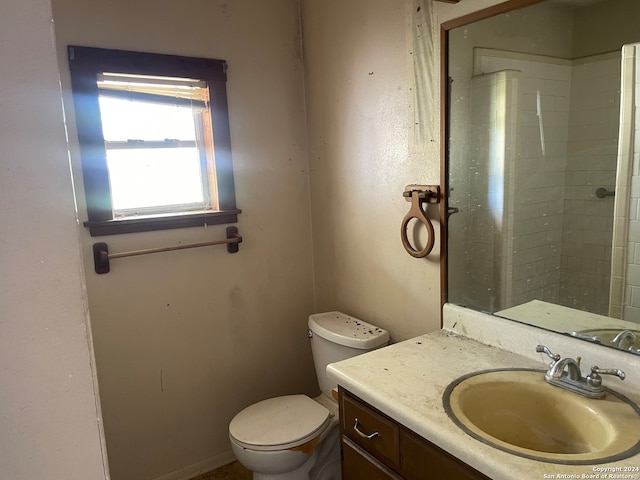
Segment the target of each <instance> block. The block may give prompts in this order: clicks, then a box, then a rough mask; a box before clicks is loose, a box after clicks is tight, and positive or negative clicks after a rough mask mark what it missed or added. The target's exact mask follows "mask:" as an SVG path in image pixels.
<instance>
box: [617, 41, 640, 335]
mask: <svg viewBox="0 0 640 480" xmlns="http://www.w3.org/2000/svg"><path fill="white" fill-rule="evenodd" d="M639 47H640V44H636V45H629V46H625V48H624V50H623V67H622V79H623V81H622V85H623V87H622V91H623V95H622V99H621V104H622V115H621V121H622V123H623V125H624V127H625V128H623V129H622V132H621V135H620V147H621V148H620V156H619V159H618V163H619V166H618V169H619V170H618V185H617V186H616V190H617V193H618V195H617V196H616V211H615V220H616V229H615V233H614V248H615V250H614V253H615V254H614V266H613V278H612V282H611V298H612V305H611V311H610V315H611V316H616V317H618V316H619V315H620V313H621V311H622V313H623V314H624V316H623V318H624V319H625V320H628V321H632V322H636V323H640V213H639V209H640V109H639V108H638V104H639V103H640V102H639V100H638V99H639V98H640V79H639V78H638V75H637V72H638V69H639V67H640V48H639ZM627 198H628V202H627ZM625 250H626V252H625Z"/></svg>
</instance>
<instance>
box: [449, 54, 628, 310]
mask: <svg viewBox="0 0 640 480" xmlns="http://www.w3.org/2000/svg"><path fill="white" fill-rule="evenodd" d="M621 64H622V63H621V54H620V52H611V53H605V54H598V55H591V56H586V57H581V58H578V59H564V58H557V57H549V56H543V55H534V54H528V53H520V52H511V51H504V50H498V49H488V48H475V49H474V52H473V72H472V75H471V77H470V78H469V79H467V80H466V81H465V80H464V79H461V78H458V77H454V86H455V87H457V89H456V88H454V90H452V98H451V104H452V111H453V110H455V109H457V110H458V111H460V112H465V111H466V113H468V115H467V117H466V118H467V122H468V123H467V124H466V125H464V128H460V129H459V130H460V132H465V134H466V137H467V140H466V141H465V142H451V144H452V148H451V150H452V151H451V158H455V162H451V165H450V178H451V180H450V183H451V186H452V187H454V192H453V193H452V194H451V205H452V206H453V207H457V208H459V209H460V211H461V213H464V215H456V216H455V217H452V219H451V221H450V234H451V236H452V238H457V239H461V241H458V242H455V243H452V245H450V247H449V248H450V252H451V254H450V260H449V261H450V271H453V272H455V271H458V272H460V273H462V275H458V274H455V273H454V277H455V282H451V285H450V286H449V291H450V298H451V299H453V300H454V301H455V302H457V303H462V304H465V305H467V306H470V307H472V308H476V309H479V310H483V311H489V312H495V311H497V310H501V309H504V308H508V307H511V306H514V305H519V304H522V303H525V302H528V301H530V300H534V299H538V300H543V301H547V302H551V303H557V304H560V305H564V306H568V307H572V308H576V309H579V310H587V311H590V312H593V313H599V314H603V315H608V314H610V313H611V312H610V309H611V308H610V307H611V306H612V305H613V304H614V302H613V298H614V297H615V298H618V297H620V293H621V292H620V288H618V289H614V288H611V287H610V284H613V283H614V282H611V279H612V277H613V278H614V280H615V278H616V275H620V278H622V276H621V272H620V271H619V270H621V267H622V266H624V265H626V260H625V258H626V257H627V255H626V253H625V250H626V248H624V247H625V246H626V241H624V242H623V241H622V236H621V235H622V233H621V232H620V230H623V229H622V228H621V227H620V226H619V225H621V224H627V223H628V222H627V220H626V217H628V216H629V208H627V214H626V215H618V213H617V214H616V215H617V216H616V225H618V226H617V227H616V228H617V231H618V243H617V244H616V246H617V248H612V246H613V244H614V243H613V242H614V241H615V240H614V233H613V232H614V202H615V204H616V209H617V210H616V212H620V213H622V210H623V209H622V206H623V204H625V202H626V197H627V195H625V193H627V192H628V191H629V187H627V188H624V185H622V186H621V185H620V184H619V183H620V180H623V183H624V180H625V178H622V179H619V180H618V185H616V169H617V168H619V167H617V163H618V160H619V159H621V158H619V157H621V156H623V155H626V156H627V160H626V163H627V164H628V163H629V160H632V159H633V154H632V153H631V154H629V152H627V153H626V154H625V153H624V152H619V151H618V143H619V142H618V137H619V135H622V134H621V130H620V129H619V125H620V118H621V117H620V115H621V108H620V97H621V76H620V75H621ZM629 78H630V79H632V76H629ZM623 80H624V78H623ZM625 88H627V89H630V90H633V88H631V87H625V86H623V87H622V90H623V91H625ZM631 94H632V93H631ZM623 97H624V95H623ZM623 104H624V102H623ZM461 116H462V115H461ZM623 127H625V128H627V129H630V125H629V123H628V122H627V123H626V124H625V125H623ZM458 128H459V127H458ZM629 131H630V132H631V130H629ZM456 133H459V132H455V131H454V134H456ZM630 135H631V137H630V138H632V134H630ZM631 143H632V142H631ZM629 144H630V142H627V147H628V146H629ZM621 146H624V145H621ZM624 163H625V161H624V160H623V162H621V164H624ZM637 170H638V166H635V170H634V171H636V172H637ZM626 178H627V179H628V178H629V177H628V176H627V177H626ZM459 185H463V187H462V188H457V187H458V186H459ZM621 187H622V188H621ZM598 189H604V190H605V191H606V192H614V191H617V192H620V194H619V195H617V196H615V197H614V196H613V195H609V194H607V195H605V196H603V197H600V196H599V195H596V191H597V190H598ZM455 190H458V191H462V192H465V193H466V195H465V196H464V197H462V196H460V195H458V197H456V196H455V193H456V191H455ZM636 202H637V200H636ZM635 208H636V210H637V203H636V207H635ZM631 210H633V208H632V209H631ZM456 217H457V218H456ZM456 229H458V230H459V231H460V233H456ZM630 230H633V229H630ZM633 256H634V255H633V254H631V257H633ZM638 256H639V258H640V249H639V250H638ZM630 260H633V258H631V259H630ZM639 261H640V260H639ZM638 268H640V266H639V267H638ZM626 270H635V267H630V268H627V269H626ZM623 283H626V281H625V282H623V281H620V282H618V284H619V285H622V284H623ZM638 284H639V285H640V282H639V283H638ZM610 290H611V291H610ZM622 290H624V288H622ZM627 290H628V289H627ZM624 293H625V292H624V291H623V292H622V294H623V295H622V297H628V295H624ZM627 293H628V292H627ZM638 293H640V289H639V290H638ZM610 297H611V298H610ZM638 297H639V298H638V304H639V305H640V295H638ZM628 300H629V299H628V298H623V299H621V300H618V303H620V304H621V305H623V304H622V303H621V302H624V301H628ZM610 304H611V305H610ZM621 309H622V308H620V310H621ZM620 314H621V312H619V313H618V315H617V317H618V318H620Z"/></svg>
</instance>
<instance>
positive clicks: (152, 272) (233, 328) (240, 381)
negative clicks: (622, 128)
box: [53, 0, 351, 480]
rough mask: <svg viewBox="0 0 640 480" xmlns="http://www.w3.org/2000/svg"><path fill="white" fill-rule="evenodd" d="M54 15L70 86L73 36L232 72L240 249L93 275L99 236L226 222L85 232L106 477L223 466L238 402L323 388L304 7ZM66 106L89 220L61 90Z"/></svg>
mask: <svg viewBox="0 0 640 480" xmlns="http://www.w3.org/2000/svg"><path fill="white" fill-rule="evenodd" d="M53 13H54V20H55V29H56V34H57V43H58V52H59V64H60V71H61V75H62V83H63V87H64V88H68V85H69V78H68V77H69V74H68V67H67V61H66V51H65V47H66V45H68V44H76V45H85V46H95V47H104V48H116V49H128V50H138V51H146V52H158V53H168V54H179V55H190V56H201V57H213V58H221V59H225V60H227V62H228V65H229V70H228V84H227V88H228V99H229V112H230V113H229V115H230V126H231V141H232V149H233V162H234V172H235V186H236V194H237V204H238V207H239V208H241V209H242V211H243V213H242V214H241V215H240V219H239V223H238V228H239V231H240V234H241V235H242V236H243V238H244V241H243V243H242V244H241V245H240V251H239V253H237V254H233V255H230V254H228V253H227V252H226V248H224V247H220V246H218V247H206V248H200V249H192V250H183V251H178V252H167V253H159V254H153V255H147V256H139V257H132V258H124V259H119V260H113V261H112V262H111V272H110V273H109V274H106V275H97V274H95V273H94V271H93V269H92V265H93V261H92V256H91V246H92V244H93V243H94V242H96V241H105V242H107V243H108V245H109V249H110V251H111V252H121V251H128V250H135V249H139V248H151V247H162V246H171V245H177V244H181V243H182V244H186V243H195V242H201V241H206V240H216V239H220V238H224V227H208V228H189V229H179V230H171V231H165V232H150V233H137V234H130V235H116V236H109V237H100V238H91V237H90V236H89V235H88V233H87V231H86V229H84V228H83V227H80V241H81V248H82V252H83V256H84V262H85V265H87V269H86V277H87V290H88V297H89V308H90V311H91V317H92V323H93V335H94V343H95V349H96V361H97V370H98V380H99V384H100V395H101V399H102V407H103V413H104V425H105V431H106V440H107V448H108V452H109V457H110V467H111V474H112V478H113V479H114V480H150V479H154V480H155V479H162V480H170V479H181V478H185V477H187V476H188V475H189V474H193V473H196V472H198V471H200V470H207V469H210V468H213V467H215V466H218V465H220V464H224V463H226V462H228V461H230V460H231V458H232V457H231V454H230V445H229V440H228V424H229V421H230V420H231V418H232V417H233V416H234V415H235V414H236V413H237V412H238V411H240V410H241V409H242V408H244V407H246V406H247V405H249V404H251V403H254V402H256V401H258V400H261V399H264V398H267V397H270V396H275V395H282V394H288V393H306V394H309V395H315V394H317V393H319V389H318V387H317V383H316V380H315V373H314V370H313V364H312V359H311V351H310V348H309V345H308V338H307V323H306V322H307V317H308V315H309V314H311V313H313V312H314V311H316V308H315V306H314V291H313V276H312V273H313V272H312V254H311V252H312V250H311V220H310V203H309V202H310V200H309V179H308V176H309V167H308V162H307V145H306V130H305V117H304V97H303V65H302V56H301V39H300V32H299V10H298V2H297V0H274V1H269V2H264V1H262V0H246V1H243V2H227V1H224V0H195V1H190V2H157V1H154V0H136V1H130V0H112V1H109V2H104V1H98V0H83V1H82V2H79V1H74V0H54V1H53ZM65 106H66V110H67V114H68V116H69V126H70V128H69V135H70V141H71V157H72V163H73V172H74V178H75V181H76V186H77V187H78V188H79V190H80V191H79V195H78V199H79V202H80V205H79V207H80V219H81V220H85V219H86V214H85V211H84V202H83V194H82V175H81V172H80V168H79V158H78V152H77V140H76V133H75V126H74V116H73V108H72V104H71V101H70V99H69V97H68V95H67V96H66V98H65ZM325 306H326V307H327V308H329V307H330V308H333V307H334V306H337V305H325ZM350 313H351V312H350Z"/></svg>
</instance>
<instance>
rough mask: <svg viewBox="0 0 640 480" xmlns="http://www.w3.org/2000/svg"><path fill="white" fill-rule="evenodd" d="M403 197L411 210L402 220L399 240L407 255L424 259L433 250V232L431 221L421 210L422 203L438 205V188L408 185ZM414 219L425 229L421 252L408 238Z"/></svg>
mask: <svg viewBox="0 0 640 480" xmlns="http://www.w3.org/2000/svg"><path fill="white" fill-rule="evenodd" d="M403 196H404V197H407V200H409V201H411V208H410V209H409V213H407V214H406V215H405V216H404V219H403V220H402V226H401V227H400V238H401V239H402V245H403V246H404V249H405V250H406V251H407V253H408V254H409V255H411V256H412V257H415V258H424V257H426V256H427V255H429V253H431V250H432V249H433V245H434V243H435V232H434V230H433V225H432V223H431V220H429V218H428V217H427V214H426V213H425V211H424V210H423V208H422V204H423V203H424V202H427V203H438V202H439V201H440V187H439V186H438V185H409V186H407V187H406V189H405V191H404V193H403ZM413 219H416V220H417V221H418V222H420V223H422V224H423V225H424V226H425V227H426V229H427V244H426V245H425V246H424V248H423V249H422V250H416V249H415V248H414V247H413V245H411V242H409V237H408V233H407V230H408V226H409V222H410V221H411V220H413Z"/></svg>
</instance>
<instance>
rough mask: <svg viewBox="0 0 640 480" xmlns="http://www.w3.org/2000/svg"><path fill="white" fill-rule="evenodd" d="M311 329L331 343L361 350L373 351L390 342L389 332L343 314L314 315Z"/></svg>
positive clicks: (310, 324) (310, 319)
mask: <svg viewBox="0 0 640 480" xmlns="http://www.w3.org/2000/svg"><path fill="white" fill-rule="evenodd" d="M309 329H310V330H311V331H312V332H313V334H314V335H320V336H321V337H322V338H324V339H326V340H329V341H330V342H334V343H337V344H339V345H344V346H346V347H352V348H358V349H361V350H372V349H374V348H378V347H381V346H383V345H386V344H387V343H388V342H389V332H387V331H386V330H384V329H382V328H379V327H376V326H375V325H371V324H370V323H367V322H364V321H362V320H360V319H359V318H356V317H352V316H350V315H346V314H344V313H342V312H325V313H314V314H313V315H310V316H309Z"/></svg>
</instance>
